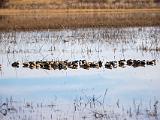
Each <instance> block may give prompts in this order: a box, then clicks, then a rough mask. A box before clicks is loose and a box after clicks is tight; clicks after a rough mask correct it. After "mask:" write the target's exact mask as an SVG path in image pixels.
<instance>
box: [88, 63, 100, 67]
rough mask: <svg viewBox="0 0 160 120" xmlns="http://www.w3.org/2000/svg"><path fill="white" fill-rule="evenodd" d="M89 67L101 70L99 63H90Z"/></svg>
mask: <svg viewBox="0 0 160 120" xmlns="http://www.w3.org/2000/svg"><path fill="white" fill-rule="evenodd" d="M89 65H90V67H91V68H99V63H98V62H97V63H95V62H90V63H89Z"/></svg>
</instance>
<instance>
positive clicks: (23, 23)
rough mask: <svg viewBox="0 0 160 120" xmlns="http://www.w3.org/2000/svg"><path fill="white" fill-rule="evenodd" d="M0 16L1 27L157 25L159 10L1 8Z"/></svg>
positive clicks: (44, 27)
mask: <svg viewBox="0 0 160 120" xmlns="http://www.w3.org/2000/svg"><path fill="white" fill-rule="evenodd" d="M0 16H1V18H0V30H13V29H14V30H33V29H34V30H35V29H36V30H37V29H61V28H81V27H128V26H159V25H160V9H68V10H67V9H58V10H57V9H35V10H17V9H12V10H11V9H1V10H0Z"/></svg>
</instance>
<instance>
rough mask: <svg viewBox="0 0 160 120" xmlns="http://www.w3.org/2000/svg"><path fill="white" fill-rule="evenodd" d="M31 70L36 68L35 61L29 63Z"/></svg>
mask: <svg viewBox="0 0 160 120" xmlns="http://www.w3.org/2000/svg"><path fill="white" fill-rule="evenodd" d="M29 68H30V69H33V68H36V62H35V61H30V62H29Z"/></svg>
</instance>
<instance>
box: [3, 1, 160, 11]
mask: <svg viewBox="0 0 160 120" xmlns="http://www.w3.org/2000/svg"><path fill="white" fill-rule="evenodd" d="M159 7H160V0H37V2H35V0H34V1H33V0H0V8H16V9H37V8H38V9H39V8H67V9H69V8H78V9H79V8H86V9H87V8H97V9H98V8H159Z"/></svg>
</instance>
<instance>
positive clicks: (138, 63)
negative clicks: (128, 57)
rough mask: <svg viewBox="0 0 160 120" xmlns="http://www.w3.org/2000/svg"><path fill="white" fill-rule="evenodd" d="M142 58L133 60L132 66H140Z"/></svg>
mask: <svg viewBox="0 0 160 120" xmlns="http://www.w3.org/2000/svg"><path fill="white" fill-rule="evenodd" d="M140 62H141V61H140V60H133V64H132V66H133V67H139V66H140Z"/></svg>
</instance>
